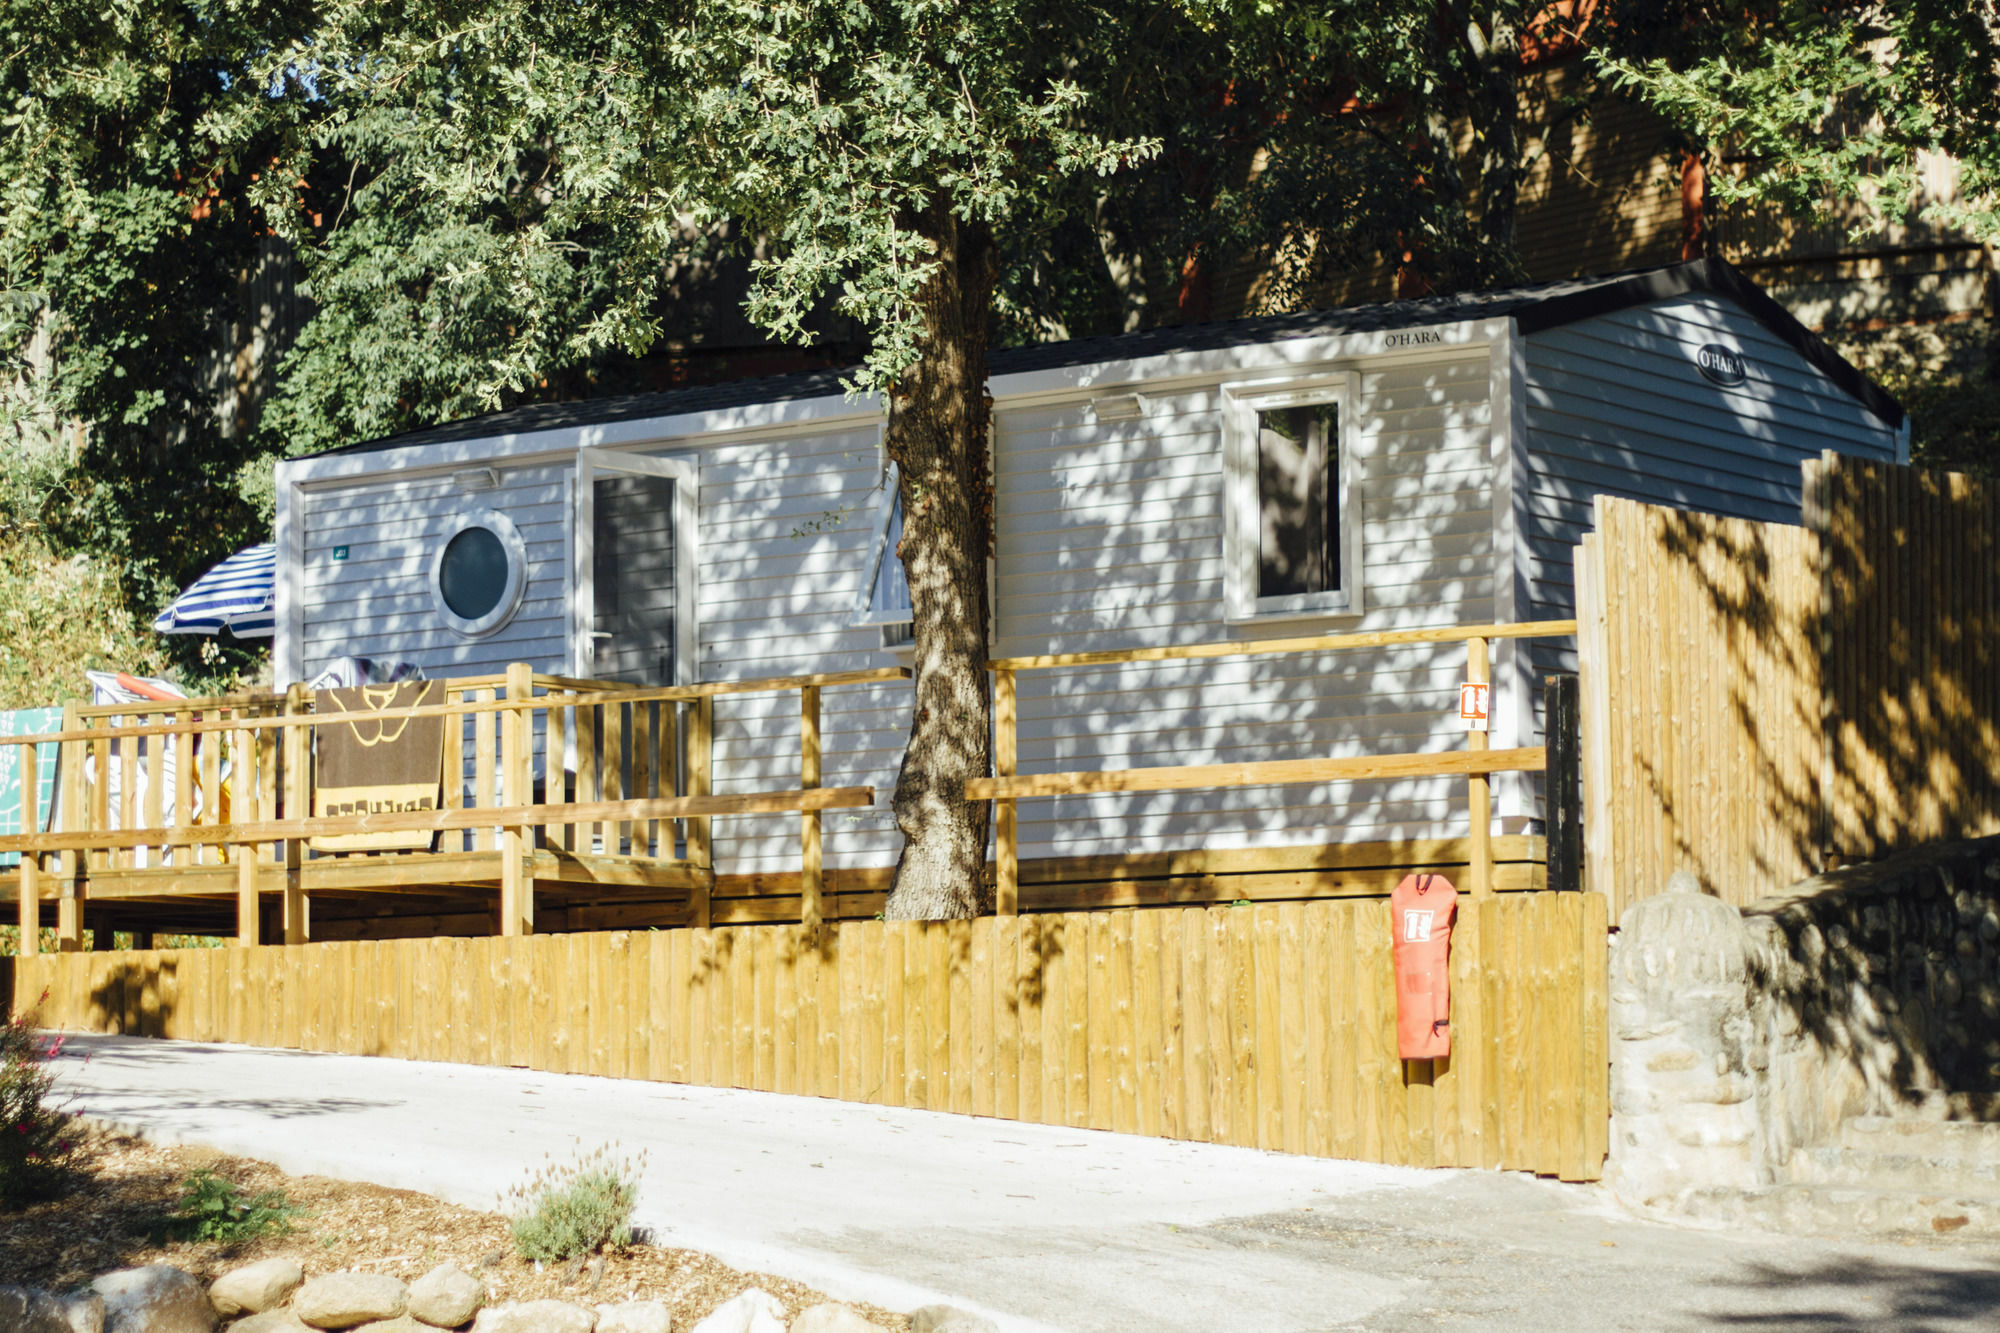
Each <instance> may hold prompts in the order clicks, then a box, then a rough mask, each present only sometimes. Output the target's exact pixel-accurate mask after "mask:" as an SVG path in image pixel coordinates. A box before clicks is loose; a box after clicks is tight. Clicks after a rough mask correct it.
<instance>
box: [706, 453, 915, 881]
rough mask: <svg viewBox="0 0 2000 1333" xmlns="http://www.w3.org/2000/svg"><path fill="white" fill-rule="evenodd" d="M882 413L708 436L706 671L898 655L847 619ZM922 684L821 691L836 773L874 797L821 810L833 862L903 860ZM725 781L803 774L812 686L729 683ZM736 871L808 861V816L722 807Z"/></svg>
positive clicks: (860, 563) (791, 670) (849, 662)
mask: <svg viewBox="0 0 2000 1333" xmlns="http://www.w3.org/2000/svg"><path fill="white" fill-rule="evenodd" d="M877 434H878V432H877V430H876V428H875V427H874V426H873V425H870V426H868V427H866V428H863V429H852V430H846V431H841V432H834V433H821V434H818V435H809V436H802V437H791V438H786V439H778V440H765V441H760V442H756V443H745V444H725V445H717V446H712V447H709V448H705V449H703V450H702V451H701V452H700V455H699V457H700V460H701V518H700V523H701V564H700V571H701V574H700V589H701V606H700V621H701V635H700V675H701V679H702V680H705V681H706V680H746V679H755V678H758V677H764V676H790V675H807V674H812V673H817V672H830V671H854V670H860V669H863V668H869V667H882V666H893V665H895V661H896V659H895V657H894V656H893V655H892V654H890V653H887V652H884V651H883V650H882V647H881V643H882V637H881V631H880V630H879V629H877V628H875V627H873V626H865V627H862V628H858V629H856V628H850V627H849V625H848V621H849V620H850V619H851V618H852V616H853V614H854V604H855V600H856V598H857V597H858V596H859V595H860V590H861V582H862V575H863V571H864V570H865V568H866V566H867V563H868V560H869V558H870V556H871V555H872V554H873V552H872V543H873V542H874V539H875V501H876V497H877V495H878V494H879V492H878V491H877V490H876V486H877V484H878V481H879V479H880V471H879V467H880V463H879V459H880V455H879V453H878V449H877V443H876V441H877ZM909 697H910V694H909V687H908V685H907V684H905V683H903V682H896V683H893V684H888V685H871V686H855V685H843V686H840V687H837V688H834V689H829V690H826V691H824V692H823V693H822V695H821V699H820V705H821V709H820V712H821V718H820V729H821V737H822V742H821V743H822V749H823V752H824V756H825V759H824V763H825V769H824V774H823V777H822V781H823V782H824V783H825V785H826V786H829V787H845V786H858V785H873V786H874V788H875V800H876V804H875V805H874V807H873V808H870V809H866V810H830V811H828V812H827V813H826V815H825V816H824V819H823V826H824V830H825V847H826V864H828V865H830V866H882V865H893V864H894V863H895V859H896V852H897V850H898V848H899V847H900V846H901V838H900V837H899V836H898V835H897V833H896V831H895V821H894V819H893V818H892V817H891V815H890V813H889V796H890V793H891V792H892V791H893V790H894V787H895V783H896V770H897V767H898V765H899V764H901V762H902V757H903V746H904V742H905V741H906V740H907V738H908V734H909V721H910V719H909ZM715 779H716V781H715V789H716V791H717V792H720V793H724V794H727V793H731V792H749V791H758V790H765V789H769V788H772V787H791V786H796V785H797V784H798V780H799V696H798V693H797V692H796V691H792V692H788V693H784V694H752V695H725V696H723V697H721V698H720V699H718V700H717V701H716V709H715ZM714 828H715V865H716V869H717V870H718V871H719V872H721V873H723V874H740V873H750V872H774V871H791V872H796V871H797V870H798V868H799V820H798V816H797V815H772V816H758V817H745V818H737V819H718V820H716V821H715V824H714Z"/></svg>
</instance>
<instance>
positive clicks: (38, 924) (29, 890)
mask: <svg viewBox="0 0 2000 1333" xmlns="http://www.w3.org/2000/svg"><path fill="white" fill-rule="evenodd" d="M41 786H42V771H41V757H40V756H39V755H37V754H36V753H35V746H34V745H32V744H29V745H23V746H22V747H21V831H22V832H23V833H35V832H38V831H39V830H40V829H41V819H40V815H41V802H40V799H39V798H40V794H41ZM40 855H41V854H40V853H39V852H33V851H28V852H22V853H21V904H20V906H21V912H20V915H21V957H23V958H33V957H34V956H35V954H36V953H37V952H39V951H40V949H41V943H42V941H41V935H42V867H41V862H40V861H39V860H38V859H37V858H39V856H40Z"/></svg>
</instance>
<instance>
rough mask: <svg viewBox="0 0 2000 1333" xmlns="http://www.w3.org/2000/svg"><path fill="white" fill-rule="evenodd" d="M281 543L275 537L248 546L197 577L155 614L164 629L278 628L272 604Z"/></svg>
mask: <svg viewBox="0 0 2000 1333" xmlns="http://www.w3.org/2000/svg"><path fill="white" fill-rule="evenodd" d="M277 579H278V548H277V547H276V546H275V545H273V544H272V543H270V542H265V543H264V544H263V545H261V546H250V547H245V548H244V549H243V550H241V551H238V552H237V553H236V554H235V555H232V556H230V557H229V558H228V559H227V560H225V561H223V562H222V563H221V564H219V565H217V566H216V567H215V568H214V569H211V570H209V571H208V573H206V574H203V575H202V576H201V577H200V578H198V579H196V580H195V581H194V582H193V583H192V584H191V585H189V587H188V590H187V591H186V592H184V593H182V594H181V595H180V596H179V597H176V598H175V599H174V600H173V604H172V605H170V606H169V607H167V609H166V610H164V611H162V612H160V614H159V615H158V616H156V617H155V618H154V620H153V628H154V630H156V631H157V632H159V633H161V634H220V633H222V632H223V631H224V630H228V631H229V632H230V633H231V634H234V635H235V636H236V637H237V638H239V639H268V638H270V637H271V636H272V634H273V633H274V632H275V630H276V626H277V614H276V612H275V610H274V609H273V603H274V600H275V590H276V587H277Z"/></svg>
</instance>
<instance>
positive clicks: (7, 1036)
mask: <svg viewBox="0 0 2000 1333" xmlns="http://www.w3.org/2000/svg"><path fill="white" fill-rule="evenodd" d="M42 998H43V999H44V1000H46V999H47V998H48V996H47V995H46V994H44V995H43V996H42ZM33 1025H34V1015H33V1014H32V1013H30V1014H23V1015H22V1016H21V1017H19V1018H9V1019H8V1020H7V1021H6V1023H5V1024H4V1025H0V1207H5V1208H18V1207H20V1206H21V1205H22V1204H24V1203H32V1202H34V1201H35V1200H37V1199H52V1198H55V1197H56V1196H57V1195H60V1194H62V1193H64V1192H65V1191H67V1190H68V1189H69V1187H70V1186H71V1185H73V1184H74V1183H75V1182H76V1180H77V1178H78V1177H79V1176H81V1175H82V1174H83V1166H84V1161H83V1145H82V1142H81V1138H82V1136H81V1135H80V1134H79V1133H78V1132H77V1125H76V1117H75V1116H74V1115H73V1114H72V1113H71V1112H69V1111H67V1110H64V1109H63V1108H61V1107H59V1106H55V1105H52V1104H51V1103H50V1100H49V1093H50V1091H51V1090H52V1089H53V1088H54V1087H55V1076H54V1075H53V1074H51V1073H50V1072H49V1067H48V1066H49V1061H51V1060H53V1059H54V1058H55V1057H56V1056H57V1055H59V1054H60V1053H61V1052H62V1043H63V1039H62V1038H61V1037H59V1036H58V1037H44V1036H42V1035H41V1034H40V1033H38V1032H36V1031H35V1029H34V1026H33Z"/></svg>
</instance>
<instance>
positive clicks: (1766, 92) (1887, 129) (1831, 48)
mask: <svg viewBox="0 0 2000 1333" xmlns="http://www.w3.org/2000/svg"><path fill="white" fill-rule="evenodd" d="M1672 8H1673V9H1674V11H1675V12H1676V13H1681V14H1682V17H1683V19H1684V37H1683V41H1682V49H1681V50H1679V51H1676V52H1672V53H1668V54H1658V55H1653V56H1651V57H1650V58H1641V57H1635V56H1625V57H1619V56H1617V55H1615V54H1610V53H1600V55H1599V57H1598V63H1599V65H1600V67H1601V68H1602V69H1603V70H1604V71H1606V72H1607V73H1608V74H1610V75H1611V76H1612V77H1613V78H1614V79H1616V80H1617V81H1618V82H1619V83H1620V84H1621V85H1623V86H1625V87H1628V88H1630V89H1632V90H1634V91H1635V92H1637V93H1638V95H1640V96H1641V97H1643V98H1644V99H1645V100H1646V101H1647V102H1649V103H1651V104H1652V105H1653V106H1654V107H1656V108H1658V109H1659V110H1660V111H1661V112H1662V113H1663V114H1665V115H1666V116H1667V117H1669V118H1670V119H1672V120H1673V121H1675V122H1676V123H1678V124H1680V125H1682V126H1683V127H1685V128H1686V129H1688V130H1689V131H1690V132H1691V133H1693V134H1695V135H1696V136H1698V137H1699V138H1700V139H1701V140H1702V141H1704V142H1705V143H1707V144H1709V145H1711V146H1712V147H1713V148H1715V149H1716V150H1720V151H1723V152H1726V153H1727V154H1728V155H1729V156H1730V157H1731V158H1732V159H1739V160H1742V161H1744V162H1745V163H1746V164H1747V165H1746V169H1745V170H1744V172H1743V173H1742V174H1741V175H1735V174H1731V173H1716V174H1714V175H1712V176H1711V177H1710V183H1711V187H1712V188H1713V189H1714V191H1715V192H1716V194H1717V196H1718V197H1719V198H1721V199H1723V200H1725V201H1737V200H1761V201H1768V202H1773V203H1776V204H1779V205H1781V206H1783V207H1785V208H1787V209H1789V210H1791V211H1793V212H1796V213H1802V214H1809V215H1813V216H1816V217H1818V218H1819V219H1821V220H1823V221H1832V222H1840V223H1845V224H1847V225H1848V226H1849V227H1850V229H1851V230H1852V231H1853V232H1855V233H1857V234H1864V233H1868V232H1874V231H1879V230H1880V229H1881V228H1882V227H1883V226H1885V225H1887V224H1890V223H1896V222H1901V221H1904V220H1905V219H1907V218H1909V217H1910V216H1912V215H1916V216H1920V217H1922V218H1923V219H1925V220H1926V221H1929V222H1932V223H1935V224H1937V225H1939V226H1943V227H1949V228H1956V229H1960V230H1963V231H1964V232H1966V233H1968V234H1970V235H1971V236H1973V237H1975V238H1977V239H1979V240H1982V241H1985V242H1987V243H1989V244H1990V243H1992V242H1994V241H1996V240H2000V18H1996V16H1995V11H1994V7H1993V5H1992V4H1991V3H1976V4H1967V3H1965V2H1964V0H1889V2H1888V3H1883V4H1872V5H1866V6H1862V5H1825V4H1820V3H1817V2H1816V0H1783V3H1779V4H1776V5H1771V4H1761V3H1760V4H1731V5H1725V6H1722V7H1721V8H1720V10H1717V9H1716V8H1714V7H1711V6H1704V7H1702V8H1700V9H1699V10H1694V9H1688V10H1687V11H1686V12H1685V13H1682V10H1681V7H1680V6H1678V5H1676V6H1672ZM1933 155H1934V156H1935V157H1937V158H1942V159H1945V160H1947V161H1949V162H1950V163H1952V164H1954V166H1955V171H1956V174H1957V181H1956V184H1955V187H1953V188H1950V189H1936V188H1932V185H1933V183H1934V182H1935V178H1936V175H1937V173H1936V172H1935V171H1934V170H1933V163H1932V162H1931V161H1928V160H1927V159H1928V158H1930V157H1932V156H1933Z"/></svg>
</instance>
